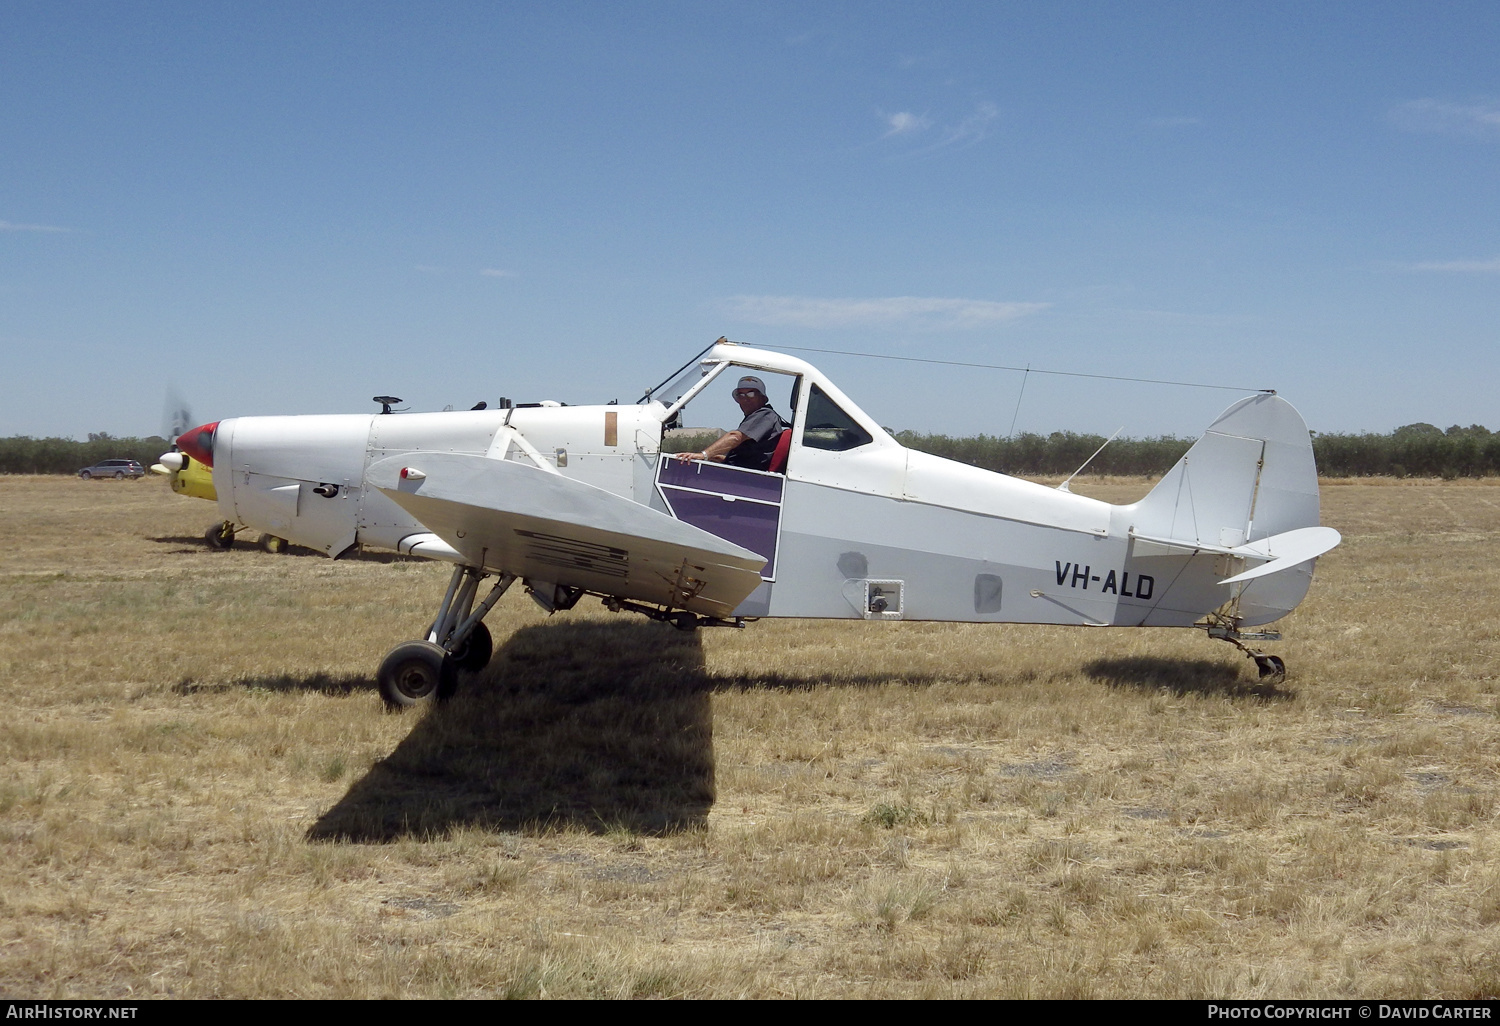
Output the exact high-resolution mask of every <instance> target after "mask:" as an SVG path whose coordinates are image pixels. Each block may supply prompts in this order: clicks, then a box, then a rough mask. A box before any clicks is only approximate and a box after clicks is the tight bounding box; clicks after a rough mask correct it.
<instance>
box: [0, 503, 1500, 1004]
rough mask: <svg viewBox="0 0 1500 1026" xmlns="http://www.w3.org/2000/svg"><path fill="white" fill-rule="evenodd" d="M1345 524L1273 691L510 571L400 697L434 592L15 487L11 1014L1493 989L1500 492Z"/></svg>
mask: <svg viewBox="0 0 1500 1026" xmlns="http://www.w3.org/2000/svg"><path fill="white" fill-rule="evenodd" d="M1147 488H1148V484H1147V483H1146V482H1144V481H1141V480H1106V481H1097V480H1094V481H1089V482H1086V483H1080V482H1075V483H1074V490H1075V491H1079V492H1084V493H1087V494H1093V495H1097V496H1098V497H1100V498H1105V499H1109V500H1110V501H1129V500H1132V499H1134V498H1136V497H1138V496H1139V495H1141V494H1143V493H1144V492H1145V491H1146V490H1147ZM1323 509H1324V514H1323V520H1324V523H1327V524H1329V525H1331V526H1333V527H1336V528H1338V529H1339V530H1340V531H1342V532H1343V533H1344V544H1343V545H1342V546H1341V547H1340V548H1338V549H1336V550H1334V552H1332V553H1330V554H1329V555H1328V556H1325V557H1324V558H1323V559H1322V560H1320V562H1319V565H1318V572H1317V576H1316V579H1315V581H1314V584H1313V590H1312V593H1311V595H1310V596H1309V598H1308V600H1307V601H1306V602H1305V603H1304V604H1303V605H1302V606H1301V608H1299V609H1298V610H1297V612H1296V613H1294V614H1293V615H1292V616H1291V617H1289V618H1288V619H1286V620H1285V621H1283V622H1282V624H1281V629H1282V630H1283V632H1284V634H1285V640H1284V641H1283V642H1281V643H1280V644H1278V645H1275V646H1273V648H1272V650H1273V651H1275V652H1277V653H1278V654H1280V655H1282V656H1283V657H1284V658H1285V659H1286V661H1287V664H1288V667H1289V669H1290V674H1289V677H1288V679H1287V680H1286V682H1285V683H1283V684H1280V685H1278V686H1275V687H1268V686H1265V685H1263V684H1262V683H1261V682H1260V681H1259V680H1258V679H1257V678H1256V675H1255V668H1254V666H1253V665H1252V664H1251V663H1250V662H1249V660H1247V659H1245V658H1244V657H1243V656H1242V655H1240V654H1239V653H1238V652H1236V651H1234V650H1233V649H1231V648H1230V647H1229V646H1227V645H1223V644H1219V643H1211V642H1209V641H1207V640H1206V639H1205V638H1204V637H1203V636H1202V634H1201V633H1199V632H1196V631H1192V632H1190V631H1170V630H1113V629H1105V630H1094V629H1077V628H1052V627H1010V626H975V625H950V624H921V623H890V624H878V623H868V624H867V623H845V622H827V621H764V622H761V623H758V624H754V625H752V626H751V627H750V628H748V629H747V630H744V631H730V630H707V631H700V632H698V633H696V634H684V633H681V632H678V631H675V630H673V629H672V628H670V627H666V626H663V625H660V624H652V623H649V622H647V621H645V620H643V619H642V618H640V617H634V616H630V615H628V614H627V615H619V616H616V615H613V614H609V613H607V612H605V611H603V610H602V609H600V608H599V607H598V605H597V603H596V602H594V601H593V600H585V601H584V602H583V603H581V604H580V607H579V608H578V609H576V610H574V611H572V612H568V613H560V614H558V615H556V616H554V617H552V618H550V619H549V618H546V617H544V616H543V615H542V614H541V612H540V611H539V610H537V609H536V608H535V607H534V606H533V605H532V603H531V602H530V601H529V600H528V599H526V598H525V597H524V595H523V594H521V593H520V590H519V589H516V593H515V594H512V595H508V596H507V597H506V598H505V599H504V600H503V601H502V602H501V603H500V605H499V606H498V607H497V608H496V610H495V611H494V612H493V613H492V614H491V615H490V617H489V618H488V621H487V622H488V623H489V624H490V626H491V629H492V630H493V632H494V634H495V640H496V656H495V659H494V661H493V662H492V663H491V664H490V666H489V667H488V668H487V669H486V670H485V671H484V672H483V673H482V674H480V675H477V676H475V677H472V678H469V679H467V680H465V682H464V687H463V690H462V691H461V693H460V695H459V696H458V697H457V698H456V699H455V700H454V701H452V702H451V703H448V704H447V705H444V706H442V707H437V708H433V709H430V710H427V711H425V712H417V713H406V714H403V715H388V714H386V713H384V712H383V711H382V709H381V704H380V701H379V698H378V696H377V695H376V692H375V689H374V681H373V676H374V669H375V666H376V665H377V664H378V662H379V660H380V658H381V657H382V656H383V655H384V653H385V652H386V651H387V650H388V649H389V648H390V647H391V646H392V645H393V644H395V643H396V642H398V641H401V640H405V639H407V638H410V637H413V636H415V635H416V634H417V633H418V632H419V631H420V630H421V629H422V628H423V627H424V626H425V624H426V622H427V621H428V620H429V619H430V618H431V616H432V613H433V611H434V610H435V608H436V606H437V603H438V601H439V599H440V598H441V597H442V591H443V588H444V587H445V585H446V581H447V577H448V572H447V569H446V568H445V567H444V566H442V565H433V564H427V563H421V562H410V561H405V560H401V559H398V558H396V557H392V556H389V555H383V554H374V553H371V554H367V555H365V556H362V557H359V558H351V559H347V560H342V561H339V562H337V563H335V562H332V561H329V560H327V559H326V558H323V557H320V556H315V555H312V554H308V553H305V552H302V551H298V550H294V551H293V553H291V554H289V555H280V556H273V555H267V554H265V553H263V552H261V551H260V550H259V549H257V548H255V547H253V546H252V545H251V544H248V543H247V542H240V543H238V544H237V545H236V546H235V548H234V549H233V550H232V551H230V552H227V553H226V552H213V551H210V550H209V549H208V548H207V547H206V546H205V545H204V544H203V542H202V540H201V535H202V531H203V529H204V528H205V527H206V526H207V525H208V524H209V522H210V521H212V520H213V519H214V518H215V510H214V508H213V506H212V505H210V504H209V503H205V502H201V501H197V500H191V499H184V498H181V497H179V496H176V495H173V494H172V493H171V492H170V491H169V490H168V489H167V487H166V485H165V483H164V482H163V481H160V480H147V481H143V482H139V483H135V482H119V483H117V482H111V481H106V482H83V481H78V480H76V479H72V478H62V477H0V531H3V534H4V538H5V544H4V547H3V550H0V582H3V585H0V698H3V701H4V703H5V707H6V710H7V713H8V715H7V717H6V721H5V726H4V727H3V729H0V755H3V758H0V853H3V858H0V994H3V995H4V996H6V997H13V998H14V997H26V998H129V997H167V996H175V997H185V998H207V997H290V998H298V997H306V998H387V997H444V998H447V997H739V996H746V997H779V996H787V997H847V996H857V997H1011V998H1028V997H1031V998H1043V997H1061V998H1081V997H1155V998H1204V997H1239V998H1256V997H1277V998H1290V997H1310V998H1331V997H1346V996H1383V997H1423V998H1438V997H1442V998H1472V997H1485V996H1488V997H1494V996H1496V995H1500V859H1497V855H1500V830H1497V821H1496V812H1497V796H1500V776H1497V770H1500V766H1497V760H1496V755H1497V737H1500V729H1497V728H1500V694H1497V691H1500V683H1497V678H1500V642H1497V640H1496V633H1495V630H1494V625H1495V623H1496V621H1497V619H1500V574H1497V572H1496V567H1497V564H1496V556H1495V552H1496V550H1497V544H1500V482H1496V481H1493V480H1486V481H1481V482H1473V481H1462V482H1452V483H1443V482H1435V481H1421V482H1413V481H1380V480H1361V481H1356V482H1348V483H1345V482H1337V481H1335V482H1325V487H1324V490H1323Z"/></svg>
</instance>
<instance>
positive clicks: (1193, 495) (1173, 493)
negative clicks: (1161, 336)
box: [1122, 395, 1338, 626]
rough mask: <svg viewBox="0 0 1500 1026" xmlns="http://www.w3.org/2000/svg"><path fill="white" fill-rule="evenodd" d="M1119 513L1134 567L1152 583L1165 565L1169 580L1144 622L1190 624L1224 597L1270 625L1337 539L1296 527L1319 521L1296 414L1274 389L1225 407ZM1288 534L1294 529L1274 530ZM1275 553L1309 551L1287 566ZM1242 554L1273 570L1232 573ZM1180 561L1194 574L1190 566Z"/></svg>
mask: <svg viewBox="0 0 1500 1026" xmlns="http://www.w3.org/2000/svg"><path fill="white" fill-rule="evenodd" d="M1122 512H1124V513H1125V514H1126V517H1127V519H1128V520H1129V522H1130V529H1131V530H1130V533H1131V537H1132V545H1131V562H1132V563H1133V564H1135V563H1139V564H1140V565H1139V567H1138V568H1137V571H1136V572H1137V573H1140V572H1142V571H1144V572H1146V573H1155V575H1156V578H1155V579H1156V580H1158V581H1162V580H1163V577H1162V573H1163V572H1166V573H1167V574H1169V575H1170V576H1169V577H1167V578H1166V580H1169V581H1171V582H1172V583H1171V584H1170V585H1169V586H1168V587H1167V588H1166V589H1163V590H1162V591H1161V592H1160V593H1159V600H1158V601H1157V602H1155V603H1153V608H1152V610H1151V611H1150V613H1149V614H1147V615H1146V616H1145V617H1144V618H1143V620H1142V622H1143V623H1146V624H1160V625H1163V626H1166V625H1171V624H1183V623H1191V622H1193V621H1194V620H1196V619H1198V618H1199V617H1201V616H1203V615H1205V614H1207V613H1209V612H1211V611H1214V610H1216V609H1218V608H1219V607H1221V606H1222V605H1224V604H1225V603H1226V602H1231V603H1232V604H1233V606H1234V612H1233V615H1234V616H1235V617H1236V618H1237V619H1240V620H1242V621H1243V622H1244V623H1246V624H1256V623H1268V622H1270V621H1271V620H1275V619H1277V618H1279V617H1281V616H1284V615H1285V614H1286V613H1288V612H1290V611H1291V610H1292V609H1293V608H1295V607H1296V605H1297V603H1298V602H1300V601H1301V600H1302V598H1303V596H1304V595H1306V594H1307V589H1308V587H1309V585H1310V584H1311V583H1312V565H1313V564H1312V560H1313V559H1314V558H1316V556H1317V555H1319V554H1321V553H1322V552H1324V551H1327V549H1329V548H1332V547H1333V545H1336V544H1337V543H1338V541H1337V540H1338V535H1337V532H1334V531H1332V530H1329V529H1322V530H1320V531H1317V532H1307V531H1305V530H1304V529H1306V528H1314V527H1317V524H1318V471H1317V466H1316V464H1315V463H1314V461H1313V451H1312V441H1311V439H1310V437H1309V435H1308V431H1307V424H1306V422H1305V421H1303V419H1302V415H1301V414H1299V413H1298V412H1297V411H1296V410H1295V409H1294V408H1293V407H1292V405H1291V403H1289V402H1287V401H1286V400H1285V399H1282V398H1280V397H1279V396H1275V395H1257V396H1251V397H1249V398H1247V399H1242V400H1240V401H1239V402H1237V403H1235V404H1234V405H1233V406H1231V407H1229V409H1227V410H1225V411H1224V412H1223V414H1221V415H1220V416H1219V419H1218V420H1216V421H1214V422H1213V423H1212V424H1211V425H1209V428H1208V430H1207V431H1205V432H1204V434H1203V437H1202V438H1200V439H1199V440H1198V441H1197V442H1196V443H1195V444H1194V445H1193V447H1192V448H1191V449H1189V450H1188V451H1187V454H1186V455H1185V456H1183V457H1182V459H1181V460H1179V461H1178V462H1177V465H1176V466H1174V467H1173V468H1172V469H1171V470H1170V471H1168V472H1167V474H1166V476H1165V477H1163V478H1162V479H1161V481H1160V482H1159V483H1158V484H1157V486H1156V487H1155V488H1153V489H1152V490H1151V492H1150V494H1148V495H1147V496H1146V497H1145V498H1144V499H1142V500H1141V501H1140V502H1138V503H1136V504H1135V505H1134V506H1130V507H1125V508H1124V509H1123V510H1122ZM1291 532H1299V533H1298V534H1296V535H1294V536H1292V537H1288V538H1284V537H1282V536H1286V535H1289V534H1290V533H1291ZM1257 543H1259V544H1257ZM1231 550H1233V551H1231ZM1314 550H1316V551H1314ZM1283 551H1284V552H1286V553H1287V554H1288V555H1289V556H1290V555H1292V554H1294V553H1303V552H1310V553H1312V555H1311V556H1307V557H1305V558H1304V559H1303V560H1302V562H1299V563H1296V564H1293V563H1291V562H1290V561H1289V560H1283V559H1281V558H1279V556H1280V553H1281V552H1283ZM1192 553H1196V555H1190V554H1192ZM1247 560H1251V561H1254V562H1255V563H1257V564H1259V563H1262V562H1264V561H1266V560H1273V561H1274V562H1275V563H1276V569H1275V570H1274V571H1272V570H1269V569H1266V568H1262V571H1261V572H1260V573H1258V574H1251V575H1244V574H1241V573H1237V571H1242V570H1244V569H1245V566H1246V561H1247ZM1186 563H1192V564H1194V565H1196V566H1199V567H1200V568H1201V572H1198V571H1193V572H1188V571H1187V566H1186V565H1185V564H1186ZM1268 565H1269V564H1268ZM1169 567H1170V569H1169ZM1226 579H1230V583H1229V585H1228V586H1226ZM1164 583H1165V582H1164Z"/></svg>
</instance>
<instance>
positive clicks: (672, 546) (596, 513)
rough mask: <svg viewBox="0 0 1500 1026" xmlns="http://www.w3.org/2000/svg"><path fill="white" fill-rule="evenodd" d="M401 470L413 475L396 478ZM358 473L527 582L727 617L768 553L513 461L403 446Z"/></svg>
mask: <svg viewBox="0 0 1500 1026" xmlns="http://www.w3.org/2000/svg"><path fill="white" fill-rule="evenodd" d="M405 468H409V469H410V470H414V471H417V472H418V473H419V474H420V475H422V476H421V477H420V478H419V477H418V476H417V474H410V473H409V474H408V476H406V477H405V478H403V477H402V470H403V469H405ZM365 480H366V481H367V482H368V483H369V484H370V485H371V486H372V487H375V488H378V489H379V490H380V491H381V492H383V493H384V494H385V495H387V496H389V497H390V499H391V500H392V501H393V502H395V503H396V504H397V505H398V506H400V507H401V508H402V509H404V510H406V511H407V512H408V513H410V514H411V515H412V516H413V517H415V518H416V519H417V520H418V521H420V522H421V523H422V524H423V525H424V526H425V527H426V528H427V529H428V530H429V531H431V532H432V533H433V534H436V535H437V536H438V537H439V538H441V539H442V540H443V541H445V542H447V543H448V544H449V545H451V546H452V547H453V548H454V549H456V550H458V552H459V553H460V554H462V555H463V557H464V559H465V561H466V562H469V563H471V564H473V565H475V566H482V567H484V568H485V569H487V570H495V571H503V572H507V573H512V574H515V575H516V576H517V577H524V578H530V579H532V580H534V581H547V582H551V583H554V584H561V585H565V586H568V587H576V588H585V589H587V590H589V591H596V592H602V593H603V594H606V595H614V596H618V597H620V598H630V599H639V600H641V601H645V602H656V603H660V604H662V605H666V606H671V607H673V608H677V609H687V610H691V611H692V612H695V613H703V614H707V615H710V616H728V615H729V614H730V613H731V612H732V611H733V610H734V608H735V607H736V606H738V605H739V604H740V602H741V601H743V600H744V598H745V597H746V596H747V595H749V594H750V593H751V592H752V591H754V590H755V589H756V587H758V586H759V585H760V570H761V567H763V566H765V563H766V561H765V559H764V557H762V556H758V555H756V554H755V553H753V552H751V551H750V550H749V549H743V548H741V547H740V546H738V545H735V544H733V543H732V542H727V541H724V540H723V539H722V538H718V537H715V536H714V535H711V534H709V533H708V532H707V531H702V530H699V529H698V528H696V527H693V526H692V525H690V524H684V523H682V522H681V521H680V520H674V519H673V518H671V517H669V516H667V515H666V514H665V513H659V512H657V511H656V510H654V509H651V508H650V507H649V506H643V505H641V504H640V503H638V502H632V501H631V500H630V499H626V498H623V497H621V496H619V495H616V494H614V493H613V492H608V491H605V490H604V489H603V488H596V487H594V486H593V485H589V484H584V483H583V482H581V481H574V480H571V479H569V478H566V477H563V476H562V475H561V474H556V473H548V472H547V471H544V470H540V469H538V468H537V467H534V466H530V465H527V464H524V463H518V462H514V461H511V460H496V459H489V458H487V457H484V456H475V455H471V454H466V453H452V452H411V453H404V454H402V455H400V456H391V457H388V458H386V459H383V460H378V461H377V462H375V463H372V464H370V467H369V469H368V470H367V471H366V473H365Z"/></svg>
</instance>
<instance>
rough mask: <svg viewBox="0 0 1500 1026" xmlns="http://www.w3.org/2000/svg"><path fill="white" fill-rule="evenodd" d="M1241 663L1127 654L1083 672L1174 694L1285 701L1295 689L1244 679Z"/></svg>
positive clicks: (1106, 680)
mask: <svg viewBox="0 0 1500 1026" xmlns="http://www.w3.org/2000/svg"><path fill="white" fill-rule="evenodd" d="M1241 669H1242V667H1241V664H1239V663H1226V662H1215V661H1214V660H1212V659H1168V658H1162V657H1158V656H1127V657H1123V658H1118V659H1095V660H1094V661H1093V662H1089V663H1085V664H1084V666H1083V672H1084V674H1085V675H1086V676H1089V677H1092V678H1093V679H1094V680H1096V681H1098V682H1099V683H1101V684H1106V685H1108V686H1110V687H1116V688H1134V689H1136V690H1139V691H1170V692H1172V693H1173V694H1175V695H1204V696H1217V697H1220V698H1261V699H1267V700H1276V701H1288V700H1290V699H1292V698H1295V697H1296V692H1295V691H1291V690H1289V689H1286V688H1278V687H1276V686H1275V685H1274V684H1270V683H1266V682H1263V681H1254V680H1247V679H1245V677H1243V676H1242V675H1241Z"/></svg>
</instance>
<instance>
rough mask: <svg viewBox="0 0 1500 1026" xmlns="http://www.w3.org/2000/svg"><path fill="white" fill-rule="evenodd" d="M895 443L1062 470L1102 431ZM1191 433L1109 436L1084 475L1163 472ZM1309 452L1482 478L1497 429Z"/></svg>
mask: <svg viewBox="0 0 1500 1026" xmlns="http://www.w3.org/2000/svg"><path fill="white" fill-rule="evenodd" d="M896 438H897V439H899V440H900V442H901V444H902V445H905V446H907V447H908V448H911V449H920V450H921V451H923V452H930V453H933V454H934V455H937V456H946V457H947V458H948V459H951V460H958V461H959V462H960V463H969V464H973V465H974V466H976V467H983V468H985V469H986V470H997V471H1000V472H1001V473H1005V474H1021V475H1033V476H1039V477H1040V476H1057V475H1067V474H1071V473H1073V471H1075V470H1077V469H1078V468H1079V466H1081V465H1082V464H1083V461H1084V460H1086V459H1088V458H1089V454H1090V453H1092V452H1094V451H1095V450H1096V449H1098V448H1099V446H1101V445H1104V436H1103V435H1088V434H1076V433H1074V432H1071V431H1054V432H1053V433H1052V434H1050V435H1037V434H1030V433H1027V434H1021V435H1016V436H1015V437H1013V438H998V437H995V436H992V435H978V436H975V437H971V438H950V437H949V436H947V435H923V434H918V433H916V432H913V431H900V432H897V433H896ZM1194 441H1196V439H1192V438H1175V437H1171V436H1162V437H1159V438H1117V439H1115V440H1114V441H1113V442H1111V443H1110V444H1109V445H1107V446H1105V448H1104V451H1103V452H1101V453H1099V455H1098V456H1095V457H1094V459H1093V461H1092V462H1091V463H1089V465H1088V469H1087V470H1086V471H1084V473H1086V474H1117V475H1124V476H1134V475H1141V476H1149V475H1155V474H1161V473H1164V472H1166V471H1167V470H1168V469H1170V468H1171V466H1172V465H1173V464H1174V463H1176V462H1177V461H1178V460H1179V459H1181V458H1182V455H1183V453H1185V452H1187V451H1188V448H1189V447H1190V446H1192V444H1193V442H1194ZM1312 447H1313V456H1314V458H1315V459H1316V460H1317V464H1318V473H1319V474H1322V475H1323V476H1325V477H1440V478H1443V479H1445V480H1450V481H1451V480H1454V479H1456V478H1460V477H1486V476H1488V475H1491V474H1500V433H1497V432H1492V431H1490V430H1489V429H1488V428H1486V427H1483V426H1481V425H1479V424H1473V425H1470V426H1469V427H1460V426H1458V425H1456V424H1455V425H1454V426H1453V427H1450V428H1449V429H1448V430H1446V431H1444V430H1443V429H1441V428H1439V427H1435V426H1434V425H1432V424H1407V425H1404V426H1403V427H1399V428H1397V429H1396V430H1394V431H1392V432H1390V433H1388V434H1375V433H1373V432H1365V433H1362V434H1320V433H1319V432H1316V431H1314V432H1312Z"/></svg>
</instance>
